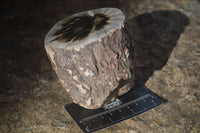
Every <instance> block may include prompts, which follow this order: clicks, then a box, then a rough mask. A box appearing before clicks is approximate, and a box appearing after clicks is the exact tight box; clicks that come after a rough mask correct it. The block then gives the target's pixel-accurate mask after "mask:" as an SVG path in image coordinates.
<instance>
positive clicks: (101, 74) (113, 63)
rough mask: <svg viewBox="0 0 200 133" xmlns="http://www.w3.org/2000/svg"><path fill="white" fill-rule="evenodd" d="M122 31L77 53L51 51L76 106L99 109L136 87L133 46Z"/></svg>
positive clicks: (86, 46)
mask: <svg viewBox="0 0 200 133" xmlns="http://www.w3.org/2000/svg"><path fill="white" fill-rule="evenodd" d="M121 28H122V29H118V30H116V31H115V32H112V33H111V34H110V35H109V36H106V37H104V38H102V40H100V41H95V42H93V43H91V44H88V45H85V46H84V47H83V48H80V49H78V50H75V49H58V48H54V49H52V50H53V51H54V61H52V63H54V62H55V64H53V67H54V70H55V71H56V73H57V75H58V77H59V79H60V81H61V83H62V85H63V86H64V88H65V89H66V90H67V92H68V93H69V94H70V95H71V96H72V98H73V101H74V102H75V103H78V104H79V105H81V106H83V107H85V108H90V109H94V108H99V107H101V106H102V105H103V104H106V103H108V102H110V101H112V100H114V99H115V98H116V97H117V96H119V95H122V94H124V93H126V92H128V91H129V90H130V89H131V87H133V84H134V75H133V66H134V65H133V61H134V53H133V52H130V50H131V51H132V50H133V44H132V41H131V40H130V39H129V36H128V34H127V31H126V30H127V28H126V26H125V27H121Z"/></svg>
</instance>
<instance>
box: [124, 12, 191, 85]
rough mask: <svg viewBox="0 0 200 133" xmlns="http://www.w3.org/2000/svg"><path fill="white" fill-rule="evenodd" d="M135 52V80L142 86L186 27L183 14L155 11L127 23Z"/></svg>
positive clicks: (163, 63)
mask: <svg viewBox="0 0 200 133" xmlns="http://www.w3.org/2000/svg"><path fill="white" fill-rule="evenodd" d="M128 23H129V25H130V28H131V30H132V34H133V39H134V41H135V50H136V66H135V77H136V79H137V80H138V81H139V82H140V83H142V84H145V82H146V81H147V80H148V79H149V77H150V76H151V75H152V74H153V73H154V71H155V70H160V69H162V67H163V66H165V64H166V63H167V61H168V58H169V56H170V54H171V52H172V50H173V48H174V47H175V46H176V44H177V41H178V39H179V37H180V35H181V33H182V32H183V31H184V29H185V27H186V26H187V25H188V24H189V19H188V17H187V16H186V15H184V14H183V13H181V12H178V11H171V10H168V11H155V12H151V13H145V14H142V15H139V16H136V17H134V18H133V19H132V20H129V21H128Z"/></svg>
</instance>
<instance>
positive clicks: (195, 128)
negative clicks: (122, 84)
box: [0, 0, 200, 133]
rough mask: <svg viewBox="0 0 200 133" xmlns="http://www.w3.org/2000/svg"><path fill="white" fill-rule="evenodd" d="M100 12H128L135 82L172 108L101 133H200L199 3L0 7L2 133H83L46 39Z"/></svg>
mask: <svg viewBox="0 0 200 133" xmlns="http://www.w3.org/2000/svg"><path fill="white" fill-rule="evenodd" d="M100 7H117V8H119V9H121V10H122V11H123V12H124V14H125V15H126V18H127V21H128V23H129V25H130V30H132V32H133V37H134V40H135V50H136V53H137V54H136V66H135V72H134V73H135V76H136V78H137V79H138V80H139V81H140V82H142V83H143V84H145V85H146V86H147V87H148V88H149V89H151V90H152V91H153V92H155V93H156V94H158V95H160V96H161V97H163V98H165V99H166V100H168V102H167V103H165V104H163V105H161V106H159V107H158V108H156V109H152V110H150V111H148V112H146V113H144V114H141V115H139V116H137V117H135V118H132V119H129V120H126V121H124V122H121V123H119V124H116V125H114V126H111V127H109V128H107V129H104V130H102V131H98V133H110V132H115V133H199V132H200V119H199V118H200V98H199V97H200V89H199V88H200V83H199V81H200V54H199V53H200V37H199V36H200V19H199V18H200V13H199V11H200V2H199V0H115V1H114V0H73V1H72V0H59V1H55V0H42V1H39V0H38V1H37V0H29V1H27V0H18V1H15V0H4V1H0V10H1V12H0V20H1V21H0V40H1V42H0V70H1V71H0V92H1V94H0V132H1V133H23V132H25V133H26V132H27V133H31V132H33V133H37V132H42V133H54V132H55V133H59V132H60V133H80V132H81V131H80V130H79V128H78V127H77V125H76V124H75V123H74V122H73V120H72V119H71V117H70V116H69V115H68V114H67V113H66V111H65V110H64V108H63V106H64V105H65V104H67V103H70V102H72V100H71V99H70V97H69V95H67V93H66V91H65V90H64V89H63V87H62V85H61V84H60V82H59V80H58V78H57V76H56V74H55V73H54V71H53V70H52V68H51V64H50V61H49V59H48V58H47V56H46V53H45V50H44V47H43V44H44V43H43V40H44V37H45V34H46V33H47V32H48V31H49V29H50V28H51V27H52V26H53V25H54V24H55V23H56V22H57V21H59V20H61V19H62V18H64V17H66V16H69V15H71V14H74V13H76V12H80V11H85V10H91V9H95V8H100Z"/></svg>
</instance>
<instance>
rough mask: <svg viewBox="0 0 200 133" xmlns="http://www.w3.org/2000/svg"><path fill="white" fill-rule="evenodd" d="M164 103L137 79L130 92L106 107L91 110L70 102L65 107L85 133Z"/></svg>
mask: <svg viewBox="0 0 200 133" xmlns="http://www.w3.org/2000/svg"><path fill="white" fill-rule="evenodd" d="M162 103H163V101H162V100H161V99H160V98H158V97H157V96H156V95H155V94H153V93H152V92H151V91H149V90H148V89H147V88H146V87H144V86H143V85H141V84H140V83H139V82H137V81H135V85H134V87H133V88H132V89H131V90H130V91H129V92H128V93H126V94H125V95H123V96H120V97H118V98H117V99H116V100H115V101H113V102H111V103H109V104H107V105H106V106H104V107H101V108H99V109H94V110H91V109H85V108H83V107H81V106H79V105H78V104H75V103H70V104H67V105H65V109H66V110H67V112H68V113H69V114H70V116H71V117H72V118H73V120H74V121H75V122H76V123H77V125H78V126H79V127H80V128H81V130H82V131H83V132H84V133H91V132H95V131H97V130H100V129H103V128H106V127H108V126H111V125H114V124H116V123H119V122H121V121H123V120H126V119H129V118H131V117H134V116H136V115H139V114H141V113H144V112H146V111H148V110H150V109H152V108H154V107H157V106H159V105H161V104H162Z"/></svg>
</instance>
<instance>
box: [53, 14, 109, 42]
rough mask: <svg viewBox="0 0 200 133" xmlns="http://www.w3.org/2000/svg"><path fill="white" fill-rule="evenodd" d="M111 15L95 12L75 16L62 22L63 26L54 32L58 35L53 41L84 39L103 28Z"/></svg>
mask: <svg viewBox="0 0 200 133" xmlns="http://www.w3.org/2000/svg"><path fill="white" fill-rule="evenodd" d="M108 20H109V17H107V16H106V15H104V14H100V13H99V14H95V15H94V16H93V17H92V16H87V15H84V16H79V17H74V18H72V19H71V20H69V21H67V22H66V23H63V24H62V28H61V29H59V30H58V31H56V32H55V33H54V36H56V38H55V39H53V40H52V41H55V40H57V41H61V42H68V41H76V40H81V39H84V38H85V37H87V36H88V34H89V33H90V32H92V31H94V30H100V29H102V28H103V27H104V26H105V25H106V24H107V23H108Z"/></svg>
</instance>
